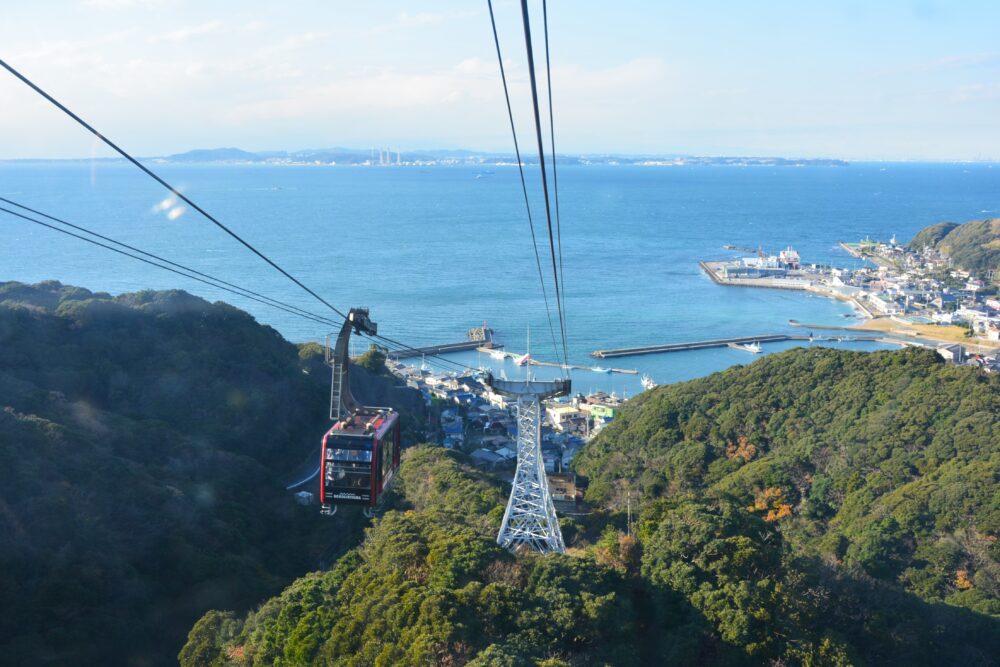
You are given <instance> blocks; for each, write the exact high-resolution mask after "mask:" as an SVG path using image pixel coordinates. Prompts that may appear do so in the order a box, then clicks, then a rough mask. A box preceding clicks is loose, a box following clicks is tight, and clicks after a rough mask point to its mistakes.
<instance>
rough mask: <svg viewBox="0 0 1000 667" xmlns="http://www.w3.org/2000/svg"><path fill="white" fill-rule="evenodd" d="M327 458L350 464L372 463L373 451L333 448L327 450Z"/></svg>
mask: <svg viewBox="0 0 1000 667" xmlns="http://www.w3.org/2000/svg"><path fill="white" fill-rule="evenodd" d="M326 458H328V459H333V460H334V461H346V462H350V463H371V462H372V453H371V450H365V449H346V448H341V447H331V448H328V449H327V450H326Z"/></svg>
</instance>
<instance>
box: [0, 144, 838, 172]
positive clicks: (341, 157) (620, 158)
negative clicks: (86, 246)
mask: <svg viewBox="0 0 1000 667" xmlns="http://www.w3.org/2000/svg"><path fill="white" fill-rule="evenodd" d="M140 159H142V160H144V161H149V162H154V163H159V164H223V165H273V166H318V167H338V166H347V167H429V166H472V167H505V166H509V167H513V166H516V165H517V162H516V157H515V156H514V155H513V154H505V153H496V152H486V151H469V150H420V151H395V150H389V149H385V148H382V149H378V148H373V149H367V150H359V149H353V148H324V149H309V150H301V151H258V152H250V151H244V150H242V149H239V148H210V149H196V150H191V151H187V152H184V153H176V154H173V155H164V156H147V157H143V158H140ZM557 161H558V163H559V164H560V166H565V165H584V166H591V165H597V166H650V167H686V166H727V167H846V166H848V165H849V164H850V163H848V162H846V161H844V160H835V159H829V158H802V159H799V158H785V157H754V156H697V155H679V154H646V155H619V154H561V155H558V156H557ZM3 162H15V163H21V164H24V163H50V162H124V159H123V158H116V157H103V158H18V159H7V160H0V163H3ZM522 164H525V165H528V164H531V165H537V164H538V159H537V158H533V157H531V156H528V155H523V156H522Z"/></svg>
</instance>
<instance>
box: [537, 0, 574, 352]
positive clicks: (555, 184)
mask: <svg viewBox="0 0 1000 667" xmlns="http://www.w3.org/2000/svg"><path fill="white" fill-rule="evenodd" d="M542 26H543V28H544V31H545V81H546V86H545V87H546V90H547V91H548V94H549V139H550V140H551V142H552V150H551V158H552V195H553V200H554V202H555V206H556V243H557V244H558V246H559V282H560V283H562V320H561V323H562V327H563V328H562V335H563V340H564V341H565V340H566V338H567V330H568V329H569V327H568V326H567V325H566V276H565V275H564V274H563V252H562V221H561V219H560V216H559V175H558V173H557V172H556V124H555V120H554V118H553V111H552V66H551V64H550V62H549V9H548V0H542Z"/></svg>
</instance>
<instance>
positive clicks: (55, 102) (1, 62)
mask: <svg viewBox="0 0 1000 667" xmlns="http://www.w3.org/2000/svg"><path fill="white" fill-rule="evenodd" d="M0 66H3V68H4V69H6V70H7V71H8V72H10V73H11V74H13V75H14V76H15V77H17V78H18V79H19V80H20V81H22V82H23V83H24V84H25V85H27V86H28V87H29V88H31V89H32V90H34V91H35V92H36V93H38V94H39V95H41V96H42V97H43V98H45V99H46V100H47V101H48V102H50V103H51V104H52V105H53V106H55V107H56V108H58V109H59V110H60V111H62V112H63V113H64V114H66V115H67V116H69V117H70V118H72V119H73V120H75V121H76V122H77V123H78V124H79V125H81V126H82V127H83V128H84V129H86V130H87V131H88V132H90V133H91V134H93V135H94V136H95V137H97V138H98V139H100V140H101V141H102V142H103V143H104V144H106V145H107V146H108V147H110V148H111V149H112V150H114V151H115V152H116V153H118V154H119V155H121V156H122V157H124V158H125V159H126V160H128V161H129V162H131V163H132V164H133V165H135V166H136V167H138V168H139V169H140V170H142V171H143V172H144V173H145V174H146V175H148V176H149V177H150V178H152V179H153V180H155V181H156V182H157V183H159V184H160V185H162V186H163V187H164V188H166V189H167V190H169V191H170V192H171V193H172V194H173V195H174V196H175V197H177V198H178V199H180V200H181V201H183V202H185V203H186V204H188V205H189V206H190V207H191V208H193V209H194V210H196V211H197V212H198V213H200V214H201V215H202V216H204V217H205V218H206V219H207V220H208V221H209V222H211V223H213V224H214V225H216V226H217V227H219V228H220V229H222V230H223V231H224V232H226V234H228V235H229V236H231V237H232V238H234V239H236V240H237V241H239V242H240V244H242V245H243V246H244V247H246V248H247V249H248V250H250V251H251V252H253V253H254V254H255V255H257V256H258V257H260V258H261V259H262V260H264V261H265V262H267V263H268V264H269V265H270V266H271V267H273V268H274V269H276V270H277V271H278V272H279V273H281V274H282V275H283V276H285V277H286V278H288V279H289V280H291V281H292V282H293V283H295V284H296V285H297V286H299V287H300V288H302V289H303V290H305V291H306V292H307V293H308V294H309V295H311V296H312V297H313V298H315V299H316V300H317V301H319V302H320V303H322V304H323V305H324V306H326V307H327V308H329V309H330V310H332V311H333V312H335V313H336V314H337V315H339V316H340V317H343V318H345V319H346V318H347V315H346V314H345V313H343V312H342V311H341V310H339V309H338V308H336V307H335V306H334V305H333V304H331V303H330V302H329V301H327V300H326V299H324V298H323V297H321V296H320V295H319V294H317V293H316V292H314V291H313V290H312V289H310V288H309V287H307V286H306V285H305V284H303V283H302V282H301V281H300V280H299V279H298V278H296V277H295V276H293V275H292V274H290V273H288V272H287V271H286V270H285V269H283V268H281V267H280V266H279V265H278V264H277V263H275V262H274V261H273V260H271V259H270V258H269V257H268V256H267V255H265V254H264V253H262V252H261V251H259V250H257V248H255V247H254V246H253V245H251V244H250V243H249V242H248V241H246V240H244V239H243V238H242V237H241V236H240V235H239V234H237V233H236V232H234V231H233V230H231V229H230V228H229V227H227V226H226V225H224V224H223V223H222V222H220V221H219V220H217V219H216V218H215V216H213V215H212V214H210V213H208V211H206V210H205V209H203V208H202V207H201V206H199V205H198V204H196V203H195V202H193V201H192V200H191V199H189V198H188V197H187V196H185V195H184V194H183V193H181V192H180V191H178V190H177V189H176V188H175V187H174V186H172V185H171V184H170V183H168V182H167V181H165V180H164V179H163V178H161V177H160V176H159V175H157V174H156V173H155V172H153V171H152V170H151V169H149V168H148V167H146V166H145V165H143V164H142V163H141V162H139V161H138V160H137V159H135V158H134V157H132V156H131V155H130V154H129V153H127V152H126V151H125V150H124V149H122V148H121V147H119V146H118V145H117V144H115V143H114V142H113V141H111V140H110V139H108V138H107V137H105V136H104V135H103V134H101V133H100V132H99V131H97V129H95V128H94V127H93V126H92V125H90V124H89V123H87V122H86V121H85V120H83V119H82V118H81V117H80V116H78V115H76V114H75V113H74V112H73V111H71V110H70V109H69V108H67V107H66V106H65V105H64V104H62V103H61V102H59V101H58V100H57V99H55V98H54V97H52V96H51V95H49V94H48V93H47V92H45V91H44V90H43V89H42V88H40V87H39V86H38V85H36V84H35V83H34V82H33V81H31V80H30V79H28V78H27V77H26V76H24V75H23V74H21V73H20V72H19V71H17V70H16V69H14V68H13V67H12V66H11V65H9V64H8V63H7V62H6V61H4V60H3V59H0ZM8 212H10V213H13V212H11V211H8ZM13 214H14V215H18V216H19V217H25V216H21V215H19V214H17V213H13ZM26 219H27V218H26ZM33 222H38V221H34V220H33ZM39 224H44V223H39ZM45 226H48V227H51V225H45ZM53 229H56V230H57V231H62V232H64V233H68V232H65V230H61V229H58V228H55V227H53ZM69 235H70V236H76V235H75V234H69ZM78 238H79V237H78ZM83 240H85V241H88V242H91V243H95V244H96V245H102V244H100V243H96V242H93V241H90V239H86V238H83ZM102 247H103V246H102ZM109 250H114V251H115V252H119V253H120V254H126V255H127V254H128V253H124V252H122V251H120V250H117V249H115V248H109ZM136 259H140V258H136ZM143 261H146V263H152V262H149V261H147V260H143ZM161 268H166V267H161ZM168 270H169V269H168ZM175 273H177V272H176V271H175ZM182 275H183V274H182ZM188 277H192V278H193V276H188ZM199 282H206V281H205V280H201V279H199ZM207 284H211V283H207ZM213 286H215V287H219V288H220V289H223V288H222V287H221V286H219V285H213ZM244 296H245V295H244ZM247 298H253V297H247ZM254 300H257V299H256V298H254ZM268 305H273V304H268ZM275 307H279V306H275ZM323 323H326V322H323ZM335 325H336V326H339V325H340V323H339V322H338V323H336V324H335ZM432 356H436V355H432ZM442 361H447V362H448V363H452V364H456V365H458V366H460V367H462V368H469V367H468V366H464V365H462V364H457V362H451V361H448V360H446V359H442Z"/></svg>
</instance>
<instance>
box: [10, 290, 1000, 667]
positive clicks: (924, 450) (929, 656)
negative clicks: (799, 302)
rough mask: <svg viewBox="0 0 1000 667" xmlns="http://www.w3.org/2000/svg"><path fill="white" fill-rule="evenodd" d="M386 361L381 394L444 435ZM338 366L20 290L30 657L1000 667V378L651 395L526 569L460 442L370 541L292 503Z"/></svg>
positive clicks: (15, 627) (362, 382) (795, 368)
mask: <svg viewBox="0 0 1000 667" xmlns="http://www.w3.org/2000/svg"><path fill="white" fill-rule="evenodd" d="M382 361H383V360H382V359H381V356H380V354H379V353H378V352H371V353H369V354H368V355H366V357H365V359H364V368H363V367H361V366H358V367H355V368H354V377H355V378H356V379H357V380H358V383H357V385H356V386H355V390H356V392H357V393H358V394H359V396H360V397H361V398H362V400H363V401H368V402H377V403H383V402H385V401H383V400H381V399H386V400H387V401H390V402H393V403H394V404H398V405H399V406H400V407H402V408H403V409H404V411H409V410H413V411H414V412H417V411H419V409H420V406H421V405H422V403H421V401H420V399H419V396H415V395H413V393H412V392H410V391H408V390H406V389H405V388H400V387H398V386H394V384H393V382H392V380H391V379H389V378H387V377H385V376H384V375H382V374H383V373H384V366H383V364H382ZM327 373H328V370H327V369H326V368H325V367H324V366H323V365H322V351H321V349H320V348H319V346H317V345H315V344H310V345H301V346H295V345H292V344H290V343H288V342H286V341H284V340H283V339H282V338H281V337H280V336H279V335H278V334H277V333H275V332H274V331H273V330H271V329H270V328H268V327H265V326H261V325H259V324H257V323H256V322H255V321H254V320H253V319H252V318H251V317H250V316H249V315H247V314H246V313H243V312H241V311H239V310H237V309H235V308H232V307H230V306H227V305H225V304H221V303H217V304H210V303H207V302H205V301H203V300H201V299H197V298H195V297H192V296H190V295H187V294H185V293H183V292H142V293H138V294H128V295H122V296H119V297H116V298H112V297H111V296H109V295H106V294H94V293H91V292H88V291H86V290H82V289H79V288H72V287H66V286H62V285H60V284H58V283H43V284H40V285H35V286H26V285H21V284H18V283H6V284H0V456H2V457H3V461H4V466H3V468H2V469H0V535H2V536H3V539H2V540H0V649H2V651H3V653H2V654H0V655H2V656H3V657H2V658H0V661H11V662H13V663H16V664H29V663H31V664H38V663H42V664H45V663H49V664H65V663H77V664H95V663H96V664H123V663H124V664H129V663H131V664H153V665H155V664H170V663H172V662H175V661H176V660H177V659H180V661H181V663H182V664H184V665H240V666H243V665H272V664H284V665H305V664H321V665H359V666H360V665H391V664H407V665H422V664H426V665H437V664H456V665H457V664H471V665H480V666H484V665H547V666H549V667H556V666H559V665H574V666H575V665H595V664H596V665H603V664H607V665H648V664H691V665H756V664H771V665H789V666H791V665H860V664H868V665H882V664H914V665H940V664H961V665H993V664H997V662H998V660H997V656H1000V590H998V582H1000V565H998V563H1000V545H998V536H1000V484H998V482H1000V381H998V378H996V377H991V376H986V375H982V374H980V373H979V372H977V371H975V370H974V369H971V368H962V367H955V366H948V365H945V364H944V363H942V362H941V361H940V360H939V359H938V358H937V357H936V356H935V355H934V353H933V352H930V351H927V350H918V349H909V350H902V351H896V352H877V353H860V352H845V351H837V350H824V349H817V348H812V349H798V350H792V351H788V352H785V353H781V354H776V355H769V356H767V357H765V358H763V359H761V360H759V361H757V362H755V363H754V364H752V365H749V366H746V367H735V368H732V369H729V370H727V371H724V372H722V373H716V374H714V375H711V376H709V377H706V378H703V379H699V380H694V381H691V382H686V383H682V384H677V385H672V386H665V387H659V388H657V389H655V390H652V391H649V392H645V393H644V394H642V395H641V396H639V397H638V398H636V399H634V400H633V401H630V402H629V404H628V405H626V406H625V407H624V408H623V409H622V410H621V411H620V416H619V417H618V418H617V419H616V421H615V422H614V423H613V424H612V425H610V426H609V427H607V428H606V429H605V430H604V431H603V432H602V433H601V434H600V435H599V436H598V437H597V438H596V439H595V440H593V441H591V442H590V443H588V444H587V445H586V446H585V448H584V449H583V451H582V452H581V454H580V455H579V456H578V458H577V460H576V462H575V465H576V467H577V470H578V471H579V473H580V475H581V481H583V482H586V483H587V484H588V485H589V486H588V488H587V498H588V500H589V507H588V508H586V509H585V511H583V512H582V513H579V514H576V515H567V516H564V517H563V518H562V519H561V524H562V527H563V533H564V536H565V538H566V541H567V544H568V545H569V547H570V548H569V551H568V553H567V554H565V555H555V556H550V557H544V558H543V557H538V556H535V555H533V554H518V555H513V554H510V553H507V552H506V551H504V550H502V549H500V548H499V547H497V545H496V543H495V535H496V530H497V528H498V526H499V522H500V519H501V517H502V513H503V507H504V503H505V501H506V495H507V492H508V487H507V485H506V483H504V482H502V481H499V480H498V479H497V478H495V477H493V476H490V475H487V474H485V473H482V472H478V471H476V470H475V469H473V468H472V467H471V466H469V465H468V461H467V460H466V459H465V458H464V457H463V455H460V454H454V453H450V452H446V451H445V450H443V449H441V448H440V447H437V446H432V445H421V446H417V447H410V448H409V449H408V450H407V451H406V452H405V454H404V463H403V467H402V469H401V471H400V474H399V477H398V483H397V485H396V487H395V488H394V489H393V491H392V492H391V494H390V499H389V505H388V508H387V511H385V512H384V513H383V514H382V515H381V516H380V517H379V518H377V519H376V520H375V521H374V522H372V523H371V524H370V525H369V527H368V528H367V529H365V530H364V531H363V530H362V527H363V519H362V517H361V515H360V512H357V511H353V512H352V511H346V510H345V511H342V512H340V513H338V515H337V516H336V517H334V518H333V519H332V520H331V519H329V518H323V517H320V516H318V513H317V512H316V510H315V507H300V506H298V505H296V504H294V503H293V502H291V499H290V497H289V494H288V492H287V491H286V490H285V488H284V485H285V483H286V482H287V481H288V476H289V475H290V474H292V473H293V472H294V471H295V470H296V469H300V468H301V464H302V463H303V462H309V461H310V460H311V457H313V456H314V455H315V448H316V445H317V442H318V435H319V434H320V433H322V431H323V429H324V427H326V425H327V424H326V418H325V417H326V408H327V406H326V400H327V398H328V385H327V382H328V375H327ZM354 384H355V383H354V382H353V381H352V385H354ZM417 416H418V415H416V414H408V419H409V421H410V422H411V432H413V431H414V430H415V429H413V428H412V427H413V425H414V424H415V422H416V417H417ZM627 505H631V508H632V510H633V514H632V519H633V520H632V522H631V523H627V521H626V519H627V516H628V514H627V513H626V512H625V511H624V510H625V507H626V506H627ZM310 570H314V572H313V573H312V574H307V575H305V576H302V575H303V573H305V572H308V571H310ZM296 577H300V578H299V579H297V580H296V579H295V578H296ZM289 582H292V583H290V584H289ZM272 596H273V597H272ZM199 617H200V620H199ZM185 636H186V637H187V641H186V643H185ZM178 652H179V653H178Z"/></svg>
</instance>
